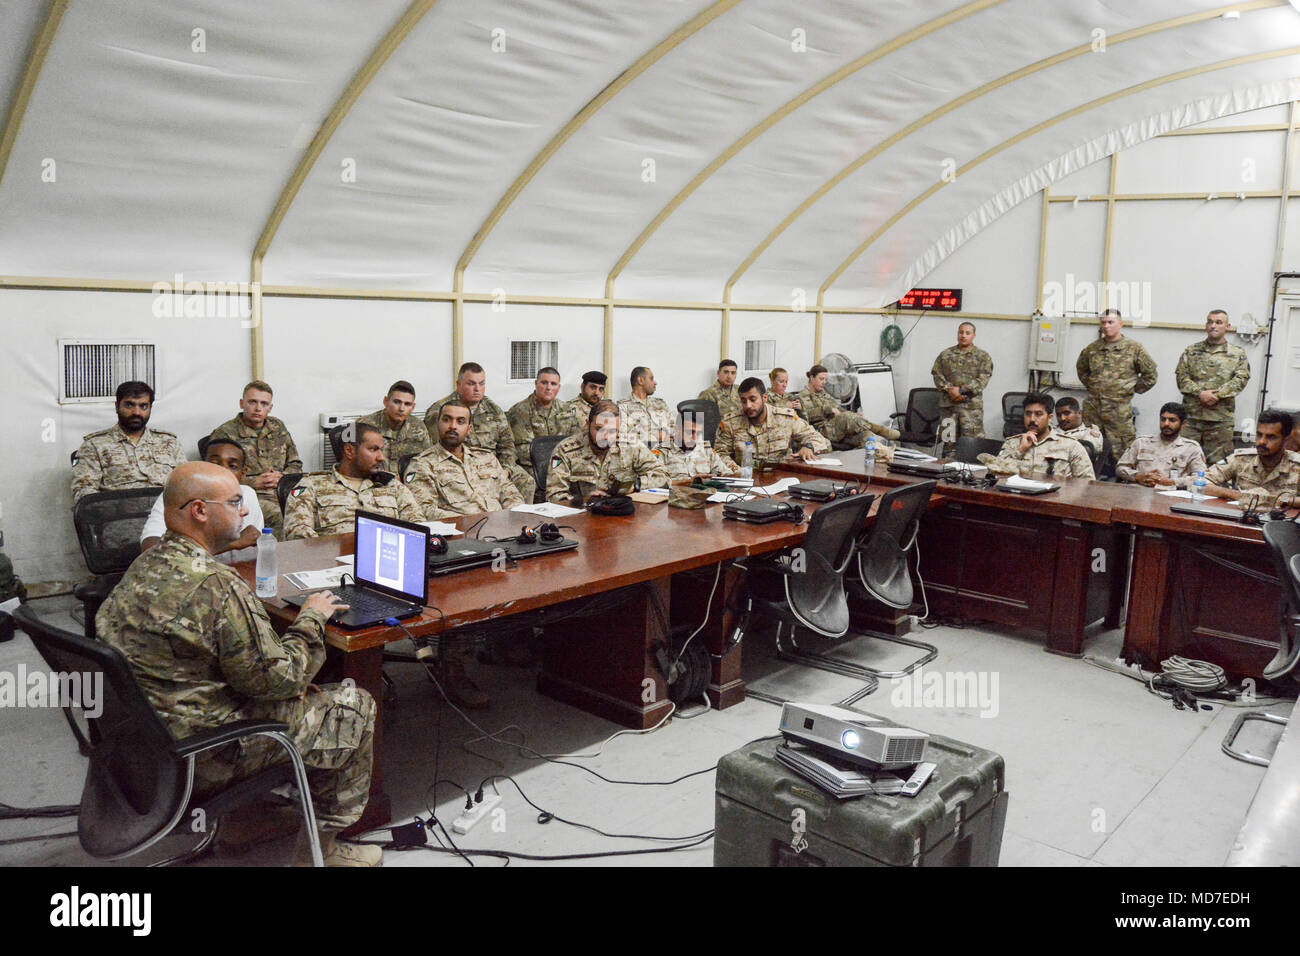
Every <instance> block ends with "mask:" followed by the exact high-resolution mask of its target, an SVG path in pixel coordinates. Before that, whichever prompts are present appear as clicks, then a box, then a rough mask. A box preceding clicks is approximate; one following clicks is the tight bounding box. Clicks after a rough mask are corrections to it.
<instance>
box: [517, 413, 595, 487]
mask: <svg viewBox="0 0 1300 956" xmlns="http://www.w3.org/2000/svg"><path fill="white" fill-rule="evenodd" d="M583 428H586V425H583ZM568 437H569V436H568V435H543V436H541V437H540V438H534V439H533V440H532V442H531V443H530V444H529V445H528V457H529V458H531V459H532V462H533V474H534V475H535V476H536V477H537V498H538V500H540V501H545V500H546V476H547V475H549V474H550V473H551V453H552V452H554V451H555V446H556V445H558V444H559V443H560V442H562V441H564V439H566V438H568Z"/></svg>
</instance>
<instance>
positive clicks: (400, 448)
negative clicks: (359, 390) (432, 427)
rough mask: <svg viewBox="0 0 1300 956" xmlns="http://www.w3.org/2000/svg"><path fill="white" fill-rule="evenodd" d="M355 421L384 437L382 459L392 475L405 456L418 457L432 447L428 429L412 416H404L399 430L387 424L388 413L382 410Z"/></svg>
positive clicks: (395, 472)
mask: <svg viewBox="0 0 1300 956" xmlns="http://www.w3.org/2000/svg"><path fill="white" fill-rule="evenodd" d="M357 421H358V422H360V423H362V424H365V425H373V426H374V427H375V428H377V429H379V434H381V435H383V436H384V458H385V460H386V461H387V462H388V464H389V465H391V466H392V471H393V474H397V466H398V463H399V462H400V461H401V460H402V459H403V458H405V457H406V456H407V455H412V456H414V455H418V454H419V453H420V452H422V451H428V450H429V449H430V448H431V447H433V439H432V438H430V437H429V429H427V428H425V427H424V422H422V421H420V420H419V419H418V418H416V417H415V416H414V415H408V416H406V421H404V422H402V427H401V428H394V427H393V426H392V425H390V424H389V423H388V412H387V411H385V410H384V409H382V408H381V409H380V410H379V411H377V412H371V413H370V414H369V415H362V416H361V417H360V418H358V419H357Z"/></svg>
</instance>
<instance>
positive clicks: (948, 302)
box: [898, 289, 961, 312]
mask: <svg viewBox="0 0 1300 956" xmlns="http://www.w3.org/2000/svg"><path fill="white" fill-rule="evenodd" d="M898 307H899V308H900V309H931V310H933V311H935V312H960V311H961V289H913V290H912V291H911V292H909V293H907V295H905V296H903V297H902V298H901V299H899V300H898Z"/></svg>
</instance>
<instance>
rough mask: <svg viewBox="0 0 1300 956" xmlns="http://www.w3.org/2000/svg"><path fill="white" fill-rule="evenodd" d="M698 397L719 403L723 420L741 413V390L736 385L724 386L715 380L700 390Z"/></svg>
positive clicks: (719, 410)
mask: <svg viewBox="0 0 1300 956" xmlns="http://www.w3.org/2000/svg"><path fill="white" fill-rule="evenodd" d="M698 397H699V398H702V399H704V400H705V401H709V402H712V403H713V404H715V405H717V406H718V412H719V413H720V414H721V415H722V419H721V420H722V421H726V420H727V418H728V417H729V416H731V415H739V414H740V390H739V388H738V387H737V386H735V385H733V386H731V388H723V387H722V386H721V385H719V384H718V383H717V382H714V383H713V384H712V385H710V386H709V387H708V388H706V389H705V390H704V391H702V392H700V394H699V396H698Z"/></svg>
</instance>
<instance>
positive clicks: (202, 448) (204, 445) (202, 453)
mask: <svg viewBox="0 0 1300 956" xmlns="http://www.w3.org/2000/svg"><path fill="white" fill-rule="evenodd" d="M210 444H212V436H211V435H204V436H203V437H202V438H200V439H199V461H207V460H208V445H210Z"/></svg>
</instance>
